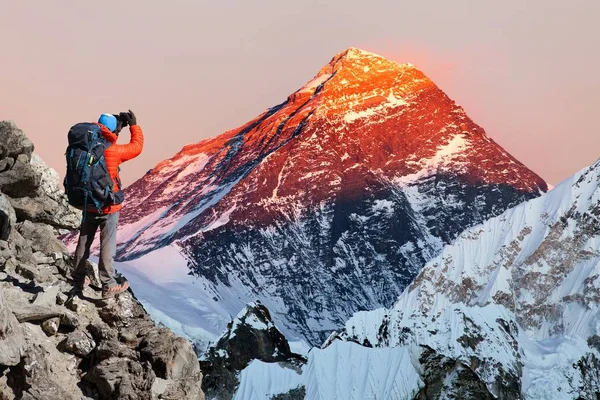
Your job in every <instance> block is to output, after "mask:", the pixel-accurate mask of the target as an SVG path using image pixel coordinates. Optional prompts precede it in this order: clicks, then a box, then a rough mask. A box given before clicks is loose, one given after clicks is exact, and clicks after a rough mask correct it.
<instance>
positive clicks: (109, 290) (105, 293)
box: [102, 281, 129, 299]
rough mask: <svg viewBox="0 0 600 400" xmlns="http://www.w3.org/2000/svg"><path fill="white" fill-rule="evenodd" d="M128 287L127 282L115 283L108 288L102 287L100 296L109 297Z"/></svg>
mask: <svg viewBox="0 0 600 400" xmlns="http://www.w3.org/2000/svg"><path fill="white" fill-rule="evenodd" d="M127 289H129V282H127V281H125V282H123V283H117V284H116V285H115V286H112V287H109V288H102V298H103V299H109V298H111V297H114V296H116V295H118V294H120V293H123V292H124V291H126V290H127Z"/></svg>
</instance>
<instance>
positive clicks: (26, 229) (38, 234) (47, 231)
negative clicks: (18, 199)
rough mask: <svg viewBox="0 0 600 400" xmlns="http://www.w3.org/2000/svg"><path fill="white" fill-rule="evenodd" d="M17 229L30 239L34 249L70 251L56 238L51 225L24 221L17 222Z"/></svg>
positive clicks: (45, 251) (53, 251)
mask: <svg viewBox="0 0 600 400" xmlns="http://www.w3.org/2000/svg"><path fill="white" fill-rule="evenodd" d="M17 231H18V232H19V233H20V234H21V236H23V237H24V238H27V240H29V241H30V243H31V248H32V249H33V251H41V252H42V253H45V254H52V253H55V252H60V253H68V250H67V248H66V247H65V245H64V244H63V243H62V242H61V241H60V240H58V239H57V238H56V236H55V235H54V232H53V231H52V228H51V227H50V226H49V225H46V224H36V223H33V222H31V221H23V222H20V223H18V224H17Z"/></svg>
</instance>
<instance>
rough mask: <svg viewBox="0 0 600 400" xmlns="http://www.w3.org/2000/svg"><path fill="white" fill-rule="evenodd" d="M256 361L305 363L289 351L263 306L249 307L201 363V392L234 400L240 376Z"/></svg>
mask: <svg viewBox="0 0 600 400" xmlns="http://www.w3.org/2000/svg"><path fill="white" fill-rule="evenodd" d="M253 360H260V361H263V362H267V363H283V364H287V365H288V366H289V367H290V368H297V369H299V367H301V366H302V365H304V364H305V363H306V359H305V358H304V357H303V356H301V355H299V354H296V353H293V352H292V351H291V350H290V345H289V343H288V341H287V339H286V338H285V336H284V335H283V334H282V333H281V332H280V331H279V329H277V327H276V326H275V324H274V323H273V319H272V318H271V314H270V312H269V310H268V309H267V308H266V307H265V306H264V305H262V304H261V303H260V302H254V303H250V304H248V305H247V306H246V307H245V308H244V309H243V310H242V311H241V312H240V313H239V314H238V315H237V317H236V318H235V319H234V320H233V321H231V323H230V324H229V325H228V326H227V331H226V332H225V333H224V334H223V335H222V336H221V337H220V338H219V340H218V341H217V343H216V344H215V345H214V346H212V347H211V348H210V349H209V350H208V352H207V353H206V356H205V357H204V359H203V360H202V361H201V366H202V372H203V374H204V381H203V383H202V388H203V389H204V391H205V393H206V395H207V396H208V397H209V398H211V399H218V400H229V399H231V398H233V395H234V394H235V392H236V389H237V387H238V385H239V379H238V377H239V373H240V371H242V370H243V369H244V368H246V367H247V366H248V364H249V363H250V362H252V361H253Z"/></svg>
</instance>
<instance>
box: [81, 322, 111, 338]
mask: <svg viewBox="0 0 600 400" xmlns="http://www.w3.org/2000/svg"><path fill="white" fill-rule="evenodd" d="M86 328H87V330H88V331H89V332H90V333H91V334H92V336H93V337H94V339H95V340H96V341H102V340H116V339H117V332H116V331H115V330H114V329H113V328H111V327H110V326H108V324H107V323H106V322H104V321H94V322H93V323H91V324H89V325H88V326H87V327H86Z"/></svg>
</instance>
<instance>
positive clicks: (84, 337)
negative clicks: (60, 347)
mask: <svg viewBox="0 0 600 400" xmlns="http://www.w3.org/2000/svg"><path fill="white" fill-rule="evenodd" d="M95 347H96V342H95V341H94V339H92V336H91V335H90V334H88V333H87V332H84V331H80V330H77V331H75V332H71V333H69V334H68V335H67V338H66V339H65V342H64V348H65V350H67V351H69V352H71V353H73V354H75V355H76V356H80V357H85V356H87V355H88V354H90V353H91V352H92V351H93V350H94V348H95Z"/></svg>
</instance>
